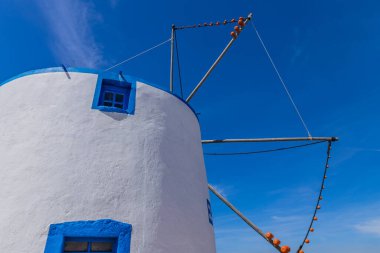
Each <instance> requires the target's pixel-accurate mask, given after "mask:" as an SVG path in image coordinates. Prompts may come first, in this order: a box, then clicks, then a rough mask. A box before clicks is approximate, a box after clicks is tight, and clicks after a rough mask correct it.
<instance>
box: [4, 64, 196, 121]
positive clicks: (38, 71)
mask: <svg viewBox="0 0 380 253" xmlns="http://www.w3.org/2000/svg"><path fill="white" fill-rule="evenodd" d="M66 69H67V71H68V72H74V73H89V74H101V73H106V72H103V71H102V70H96V69H90V68H72V67H68V68H66ZM51 72H65V70H64V68H63V67H52V68H44V69H36V70H31V71H27V72H24V73H21V74H19V75H16V76H14V77H11V78H9V79H8V80H6V81H4V82H2V83H0V87H1V86H3V85H5V84H7V83H9V82H11V81H13V80H15V79H18V78H21V77H24V76H30V75H35V74H42V73H51ZM124 76H125V77H127V79H130V80H135V81H139V82H142V83H145V84H147V85H150V86H152V87H155V88H157V89H159V90H162V91H165V92H166V93H169V94H170V95H173V96H174V97H176V98H178V99H179V100H181V101H182V102H183V103H184V104H185V105H187V106H188V107H189V108H190V110H192V111H193V113H194V115H195V117H196V118H197V119H198V115H197V113H196V112H195V110H194V109H193V108H192V107H191V106H190V105H189V104H188V103H187V102H186V101H185V100H184V99H183V98H181V97H179V96H178V95H176V94H174V93H170V92H169V91H167V90H165V89H163V88H161V87H160V86H158V85H156V84H152V83H150V82H146V81H145V80H144V79H140V78H139V79H137V78H135V77H132V76H126V75H124ZM198 120H199V119H198Z"/></svg>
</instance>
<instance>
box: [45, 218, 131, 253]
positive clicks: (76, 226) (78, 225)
mask: <svg viewBox="0 0 380 253" xmlns="http://www.w3.org/2000/svg"><path fill="white" fill-rule="evenodd" d="M131 232H132V225H130V224H128V223H122V222H119V221H114V220H109V219H106V220H96V221H76V222H65V223H59V224H52V225H50V229H49V234H48V238H47V242H46V247H45V251H44V253H62V251H63V247H64V241H65V238H67V237H71V238H73V237H81V238H86V237H103V238H111V239H112V238H117V251H116V252H118V253H129V252H130V247H131Z"/></svg>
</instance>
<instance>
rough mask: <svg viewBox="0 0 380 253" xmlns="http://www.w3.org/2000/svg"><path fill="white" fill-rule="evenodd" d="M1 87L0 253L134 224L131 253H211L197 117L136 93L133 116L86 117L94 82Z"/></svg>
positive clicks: (83, 76) (47, 77) (177, 104)
mask: <svg viewBox="0 0 380 253" xmlns="http://www.w3.org/2000/svg"><path fill="white" fill-rule="evenodd" d="M70 76H71V79H68V78H67V76H66V74H65V73H63V72H52V73H40V74H34V75H28V76H24V77H21V78H18V79H15V80H13V81H11V82H9V83H7V84H5V85H3V86H0V122H1V123H0V203H1V207H0V245H1V246H0V248H1V252H7V253H40V252H41V253H42V252H43V251H44V247H45V243H46V239H47V233H48V228H49V225H50V224H52V223H61V222H65V221H77V220H97V219H105V218H109V219H114V220H118V221H122V222H127V223H130V224H132V226H133V232H132V245H131V252H132V253H214V252H215V242H214V233H213V228H212V226H211V224H210V223H209V221H208V213H207V206H206V199H207V198H208V190H207V179H206V174H205V168H204V163H203V155H202V147H201V137H200V129H199V124H198V121H197V119H196V117H195V115H194V113H193V112H192V111H191V110H190V108H188V107H187V105H185V104H184V103H183V102H182V101H180V100H179V99H177V98H176V97H174V96H172V95H171V94H168V93H166V92H164V91H162V90H159V89H157V88H154V87H152V86H149V85H147V84H143V83H140V82H138V83H137V92H136V109H135V114H134V115H126V114H118V113H105V112H101V111H98V110H93V109H91V104H92V100H93V95H94V90H95V85H96V81H97V74H90V73H74V72H72V73H70Z"/></svg>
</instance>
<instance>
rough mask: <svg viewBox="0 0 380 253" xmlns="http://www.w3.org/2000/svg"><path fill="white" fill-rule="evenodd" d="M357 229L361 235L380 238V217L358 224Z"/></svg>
mask: <svg viewBox="0 0 380 253" xmlns="http://www.w3.org/2000/svg"><path fill="white" fill-rule="evenodd" d="M355 228H356V229H357V231H359V232H361V233H366V234H372V235H375V236H380V217H379V218H376V219H372V220H369V221H366V222H363V223H360V224H357V225H356V226H355Z"/></svg>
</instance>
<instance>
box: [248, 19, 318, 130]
mask: <svg viewBox="0 0 380 253" xmlns="http://www.w3.org/2000/svg"><path fill="white" fill-rule="evenodd" d="M251 24H252V27H253V29H255V32H256V35H257V37H258V39H259V41H260V43H261V45H262V46H263V48H264V51H265V53H266V54H267V56H268V58H269V61H270V62H271V64H272V66H273V68H274V70H275V71H276V74H277V76H278V79H279V80H280V82H281V83H282V86H283V87H284V89H285V92H286V94H287V95H288V97H289V100H290V102H291V103H292V105H293V107H294V110H295V111H296V112H297V115H298V117H299V119H300V120H301V122H302V124H303V126H304V128H305V130H306V132H307V134H308V136H309V137H311V134H310V131H309V129H308V127H307V125H306V123H305V121H304V119H303V118H302V116H301V113H300V111H299V110H298V107H297V105H296V103H295V102H294V100H293V98H292V95H291V94H290V92H289V90H288V88H287V87H286V84H285V81H284V79H283V78H282V76H281V75H280V72H279V71H278V69H277V67H276V64H274V61H273V60H272V57H271V56H270V54H269V51H268V49H267V47H266V46H265V44H264V41H263V40H262V38H261V36H260V34H259V32H258V30H257V28H256V26H255V25H254V24H253V22H252V23H251Z"/></svg>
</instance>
